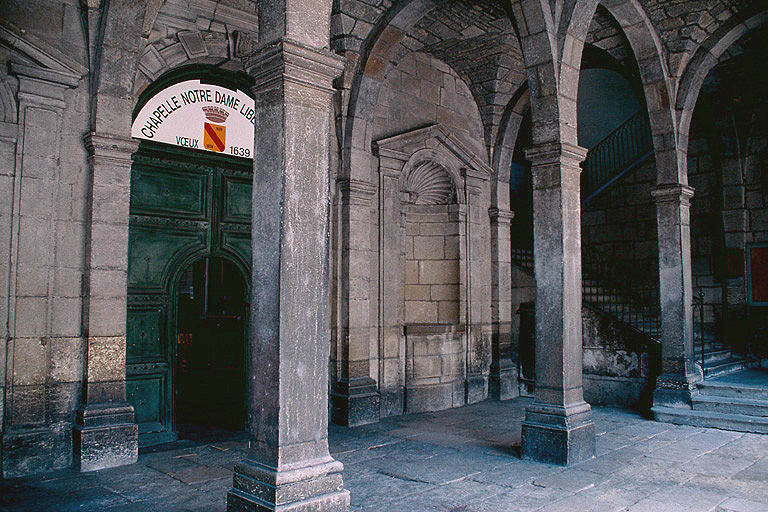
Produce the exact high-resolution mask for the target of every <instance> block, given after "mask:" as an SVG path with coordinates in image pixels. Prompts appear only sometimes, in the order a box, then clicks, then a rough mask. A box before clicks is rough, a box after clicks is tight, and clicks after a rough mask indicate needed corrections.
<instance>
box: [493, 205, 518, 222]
mask: <svg viewBox="0 0 768 512" xmlns="http://www.w3.org/2000/svg"><path fill="white" fill-rule="evenodd" d="M488 216H489V217H490V218H491V222H492V223H496V224H509V223H510V222H512V219H514V218H515V212H514V211H512V210H507V209H504V208H495V207H494V208H489V209H488Z"/></svg>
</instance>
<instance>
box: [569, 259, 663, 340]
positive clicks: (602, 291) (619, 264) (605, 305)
mask: <svg viewBox="0 0 768 512" xmlns="http://www.w3.org/2000/svg"><path fill="white" fill-rule="evenodd" d="M581 268H582V276H583V278H582V281H583V289H582V300H583V301H584V302H585V303H587V304H588V305H591V306H592V307H594V308H595V309H597V310H599V311H602V312H603V313H605V314H607V315H609V316H612V317H614V318H616V319H618V320H620V321H621V322H624V323H625V324H628V325H630V326H632V327H634V328H635V329H636V330H638V331H641V332H642V333H644V334H646V335H647V336H650V337H652V338H659V337H660V336H661V309H660V306H659V304H660V302H659V276H658V269H657V268H654V265H653V264H652V263H651V262H647V263H644V262H639V261H629V260H622V259H620V258H618V257H616V256H614V255H611V254H605V253H602V252H601V253H598V252H597V251H584V254H583V255H582V260H581Z"/></svg>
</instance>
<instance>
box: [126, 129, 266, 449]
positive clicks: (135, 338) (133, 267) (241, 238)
mask: <svg viewBox="0 0 768 512" xmlns="http://www.w3.org/2000/svg"><path fill="white" fill-rule="evenodd" d="M251 177H252V163H251V162H250V161H248V160H241V159H235V158H231V157H223V156H219V155H212V154H210V153H205V152H201V151H193V150H178V149H176V148H173V147H160V146H157V145H152V144H148V143H142V146H141V147H140V149H139V151H138V152H137V153H136V154H135V155H134V158H133V167H132V169H131V198H130V213H131V215H130V229H129V249H128V319H127V349H126V380H127V395H128V400H129V401H130V402H131V404H132V405H133V406H134V409H135V412H136V421H137V423H138V424H139V443H140V445H143V446H146V445H151V444H157V443H163V442H167V441H170V440H173V439H175V438H176V429H175V405H174V385H175V380H176V375H174V373H175V364H176V356H177V354H176V339H175V337H176V322H177V319H176V315H177V299H176V296H177V286H178V282H179V278H180V276H181V274H182V272H183V271H184V270H185V269H186V268H188V267H189V265H190V264H192V263H193V262H194V261H196V260H199V259H200V258H202V257H206V256H210V257H218V258H225V259H227V260H228V261H231V262H232V263H234V264H235V265H237V266H238V267H239V268H240V269H241V270H242V272H243V274H244V275H245V276H248V277H247V279H246V281H250V277H249V276H250V261H251V244H250V219H251V179H252V178H251Z"/></svg>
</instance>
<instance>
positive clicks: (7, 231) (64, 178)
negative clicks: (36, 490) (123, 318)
mask: <svg viewBox="0 0 768 512" xmlns="http://www.w3.org/2000/svg"><path fill="white" fill-rule="evenodd" d="M31 7H33V8H41V9H44V8H45V7H49V8H51V9H52V10H53V12H58V13H59V15H60V16H61V18H60V19H61V20H63V22H64V32H66V33H67V34H70V35H73V37H74V35H77V37H82V35H81V34H82V31H81V25H80V21H79V18H78V17H77V16H76V12H74V13H71V12H70V11H72V10H74V7H72V6H69V5H60V4H55V3H48V5H47V6H44V5H42V3H38V4H35V5H34V6H31ZM11 10H13V9H11ZM21 10H22V11H23V10H24V9H23V8H22V9H21ZM67 13H70V14H73V16H69V15H68V14H67ZM46 18H47V14H46V15H42V14H41V17H40V18H39V19H46ZM17 21H19V22H23V21H24V20H17ZM26 21H27V23H30V22H31V20H26ZM28 26H30V31H31V33H32V34H35V35H31V34H30V35H29V39H30V40H31V41H32V47H31V48H29V47H27V48H26V50H27V51H29V52H31V53H33V54H35V55H37V56H38V58H39V57H40V55H42V54H48V55H51V56H55V57H56V58H58V59H60V60H59V62H56V61H55V59H52V60H53V61H54V62H53V63H50V64H51V65H52V66H57V65H59V66H61V67H62V68H63V67H65V66H71V67H74V68H77V69H78V74H75V73H71V72H70V73H69V74H68V76H62V77H53V76H51V75H48V76H45V75H44V74H45V73H46V70H45V69H44V67H37V66H29V67H24V65H21V66H16V67H10V72H11V74H10V75H8V74H6V70H9V67H8V66H3V72H2V73H1V74H0V86H2V87H3V88H6V89H5V90H6V91H7V92H10V93H11V94H12V95H13V97H14V99H13V102H14V104H15V105H16V106H17V107H18V111H17V112H16V111H13V112H11V111H7V112H4V113H3V114H2V116H0V121H2V123H0V124H2V126H1V127H0V159H2V161H0V196H2V197H3V198H5V199H4V200H3V201H0V203H1V205H0V225H2V226H3V229H2V235H0V236H2V238H0V255H3V256H2V260H3V261H5V262H7V263H10V265H0V283H1V284H0V288H2V290H3V291H2V292H0V294H1V296H0V305H1V306H2V313H0V317H1V319H2V322H0V323H1V324H2V328H0V329H2V330H3V331H5V329H6V326H7V329H8V330H7V333H6V332H2V340H3V341H2V347H0V353H2V354H3V355H2V356H0V358H2V359H0V366H1V367H2V369H0V382H1V384H0V385H4V387H5V388H6V389H5V393H4V398H5V403H2V399H0V408H1V409H2V410H3V412H2V413H0V414H2V415H3V416H4V418H3V422H2V423H3V425H4V426H3V427H2V428H3V430H2V431H0V437H1V439H0V445H1V447H0V451H1V452H2V453H1V454H0V456H1V457H2V461H3V463H2V473H3V476H5V477H9V476H15V475H23V474H28V473H34V472H39V471H47V470H51V469H57V468H64V467H68V466H70V465H71V464H72V425H73V422H74V420H75V411H76V409H77V408H78V407H79V404H80V399H81V380H82V378H83V372H84V370H83V361H84V350H85V344H84V340H83V337H82V316H81V311H82V307H83V300H82V293H83V290H82V275H83V261H84V251H85V240H86V226H85V222H86V218H87V215H86V212H87V210H88V205H89V197H88V193H87V190H88V173H87V166H86V152H85V147H84V144H83V140H82V135H83V133H85V132H86V131H87V128H88V88H87V84H86V82H85V80H82V76H83V75H82V74H79V73H83V74H84V71H85V68H84V67H82V65H80V64H79V63H78V62H76V61H72V60H70V59H69V58H68V57H63V56H59V55H58V54H57V53H56V52H57V50H55V49H53V48H52V47H50V46H49V43H57V44H59V45H61V46H60V47H61V48H62V49H67V48H70V47H72V48H71V50H72V53H71V55H73V56H74V57H78V56H80V57H81V56H82V48H80V49H75V48H74V47H73V45H74V42H73V41H72V40H71V39H70V36H69V35H68V36H66V37H65V36H64V35H62V34H60V33H57V32H56V30H58V29H61V28H62V25H61V24H59V25H57V27H58V28H56V27H49V29H48V30H49V31H48V32H46V28H45V27H43V26H39V25H36V24H34V23H32V24H31V25H28ZM6 34H8V33H6ZM12 34H14V35H15V36H18V35H19V33H18V32H17V33H13V32H12ZM14 35H11V36H8V37H14ZM38 36H39V38H38ZM23 59H29V55H28V54H27V55H24V54H22V53H21V52H18V53H9V52H7V51H5V50H0V62H4V63H7V62H8V61H9V60H13V61H16V62H19V61H20V60H23ZM16 98H18V103H16V101H17V100H16ZM8 291H10V297H8V296H7V295H6V293H7V292H8ZM6 344H7V346H6ZM6 354H7V355H8V359H7V360H5V355H6Z"/></svg>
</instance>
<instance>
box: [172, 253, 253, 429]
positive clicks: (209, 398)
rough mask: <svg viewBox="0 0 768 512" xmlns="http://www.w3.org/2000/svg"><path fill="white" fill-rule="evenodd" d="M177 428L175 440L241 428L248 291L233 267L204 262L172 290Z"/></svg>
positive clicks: (215, 260) (191, 267) (214, 260)
mask: <svg viewBox="0 0 768 512" xmlns="http://www.w3.org/2000/svg"><path fill="white" fill-rule="evenodd" d="M175 298H176V383H175V389H174V398H175V402H176V425H177V429H178V431H179V433H180V434H185V433H186V434H189V435H195V434H196V433H197V432H198V431H199V430H200V429H201V428H203V429H208V428H212V427H213V428H220V429H226V430H243V429H244V428H245V426H246V398H247V391H246V390H247V388H246V377H245V376H246V361H247V358H246V332H247V319H248V286H247V284H246V282H245V276H243V274H242V272H241V271H240V270H239V269H238V267H237V266H236V265H235V264H233V263H232V262H230V261H228V260H226V259H224V258H221V257H213V258H212V257H208V256H206V257H203V258H201V259H198V260H197V261H195V262H193V263H192V264H191V265H189V266H188V267H187V268H186V269H184V271H183V272H182V273H181V276H180V278H179V281H178V285H177V286H176V293H175Z"/></svg>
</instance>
